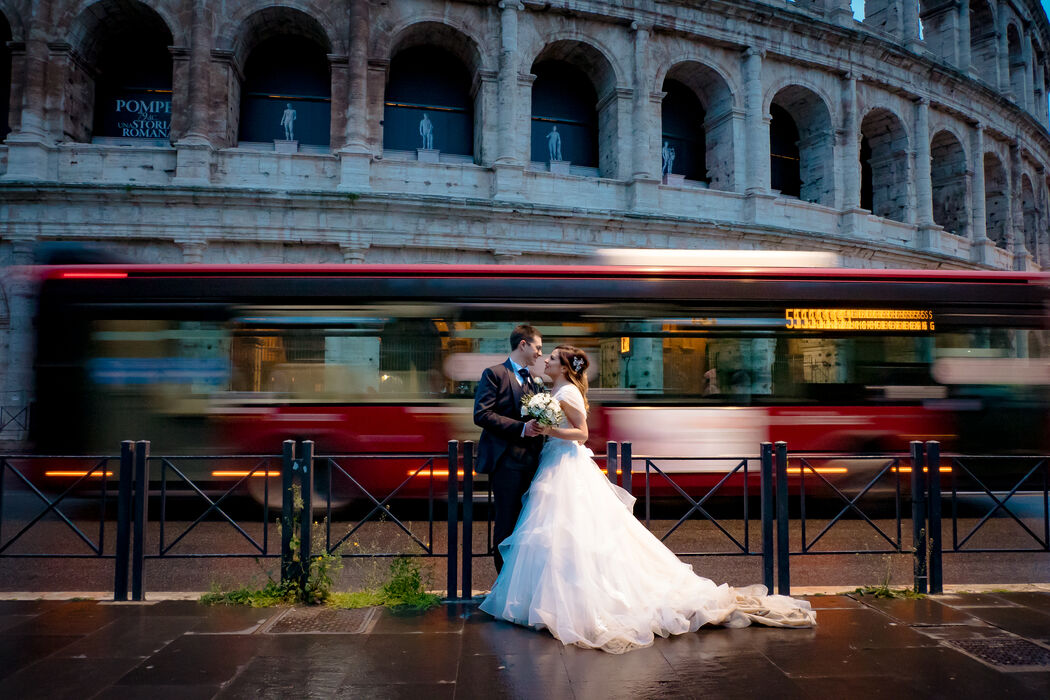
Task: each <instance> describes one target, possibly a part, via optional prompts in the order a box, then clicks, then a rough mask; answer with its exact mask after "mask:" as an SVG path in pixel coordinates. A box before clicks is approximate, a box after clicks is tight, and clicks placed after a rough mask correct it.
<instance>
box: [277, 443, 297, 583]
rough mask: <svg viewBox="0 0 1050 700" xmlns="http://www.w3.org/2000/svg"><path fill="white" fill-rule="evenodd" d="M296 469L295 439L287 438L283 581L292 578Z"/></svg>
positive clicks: (283, 473) (283, 463)
mask: <svg viewBox="0 0 1050 700" xmlns="http://www.w3.org/2000/svg"><path fill="white" fill-rule="evenodd" d="M296 469H298V465H297V464H296V463H295V441H294V440H285V441H284V443H283V450H282V453H281V583H286V582H288V581H290V580H292V565H293V561H292V559H293V554H292V527H293V522H294V516H293V513H292V484H293V483H294V481H293V477H294V472H295V470H296Z"/></svg>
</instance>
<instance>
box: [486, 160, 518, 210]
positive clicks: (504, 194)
mask: <svg viewBox="0 0 1050 700" xmlns="http://www.w3.org/2000/svg"><path fill="white" fill-rule="evenodd" d="M524 190H525V168H524V167H523V166H521V165H518V164H517V163H493V164H492V198H493V199H508V200H512V201H519V200H522V199H524V198H525V195H524Z"/></svg>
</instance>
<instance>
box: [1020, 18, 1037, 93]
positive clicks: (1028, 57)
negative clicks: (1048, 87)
mask: <svg viewBox="0 0 1050 700" xmlns="http://www.w3.org/2000/svg"><path fill="white" fill-rule="evenodd" d="M1021 60H1023V61H1024V99H1023V100H1020V99H1019V100H1017V104H1019V105H1021V106H1023V107H1024V108H1025V109H1026V110H1028V111H1029V112H1033V113H1034V112H1036V110H1035V109H1033V107H1034V106H1035V105H1034V100H1035V96H1034V95H1033V93H1034V92H1035V81H1034V76H1033V75H1032V33H1031V31H1026V32H1025V33H1024V36H1023V37H1021Z"/></svg>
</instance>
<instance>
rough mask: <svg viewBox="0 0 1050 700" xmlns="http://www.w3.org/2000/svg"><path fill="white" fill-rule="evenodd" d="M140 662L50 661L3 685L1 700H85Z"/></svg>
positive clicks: (25, 667)
mask: <svg viewBox="0 0 1050 700" xmlns="http://www.w3.org/2000/svg"><path fill="white" fill-rule="evenodd" d="M138 663H139V659H129V658H120V659H114V658H101V659H100V658H94V659H72V658H57V657H54V656H52V657H49V658H46V659H42V660H40V661H37V662H36V663H34V664H31V665H29V666H24V667H23V668H22V669H21V670H20V671H18V672H16V673H13V674H11V675H10V676H8V677H7V678H5V679H3V681H0V697H6V698H33V697H46V698H48V700H58V699H61V698H69V700H81V699H82V698H89V697H91V696H92V695H94V694H96V693H98V692H100V691H102V690H104V689H105V688H107V687H109V686H110V685H112V684H113V683H114V682H116V681H117V680H118V679H119V678H120V677H121V676H123V675H124V674H125V673H127V672H128V671H130V670H131V669H132V668H133V667H134V666H135V665H136V664H138Z"/></svg>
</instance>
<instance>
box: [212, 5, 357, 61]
mask: <svg viewBox="0 0 1050 700" xmlns="http://www.w3.org/2000/svg"><path fill="white" fill-rule="evenodd" d="M286 35H293V36H299V37H302V38H304V39H309V40H311V41H313V42H314V43H316V44H317V45H318V46H320V47H322V48H323V49H324V51H325V53H326V54H332V53H335V54H345V53H346V46H345V44H344V43H343V42H342V41H341V40H340V39H339V36H340V33H339V31H338V29H337V28H336V26H335V23H334V22H333V21H332V20H331V18H330V17H329V16H328V13H327V12H326V11H325V9H322V7H318V6H316V5H315V4H314V3H303V2H284V3H281V4H275V5H270V6H269V7H264V8H262V9H259V8H258V6H256V5H254V4H253V3H244V7H243V8H242V9H241V10H240V11H239V12H237V13H236V14H233V15H231V16H230V17H229V20H228V21H227V23H226V24H225V26H224V27H223V28H222V29H221V30H220V31H219V38H218V39H217V40H216V46H217V47H218V48H222V49H226V50H229V51H231V52H232V54H233V59H234V62H235V63H236V65H237V66H238V68H240V69H241V70H243V69H244V62H245V60H247V58H248V54H249V53H251V50H252V49H253V48H255V47H256V46H257V45H258V44H260V43H261V42H263V41H266V40H267V39H270V38H272V37H274V36H286Z"/></svg>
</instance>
